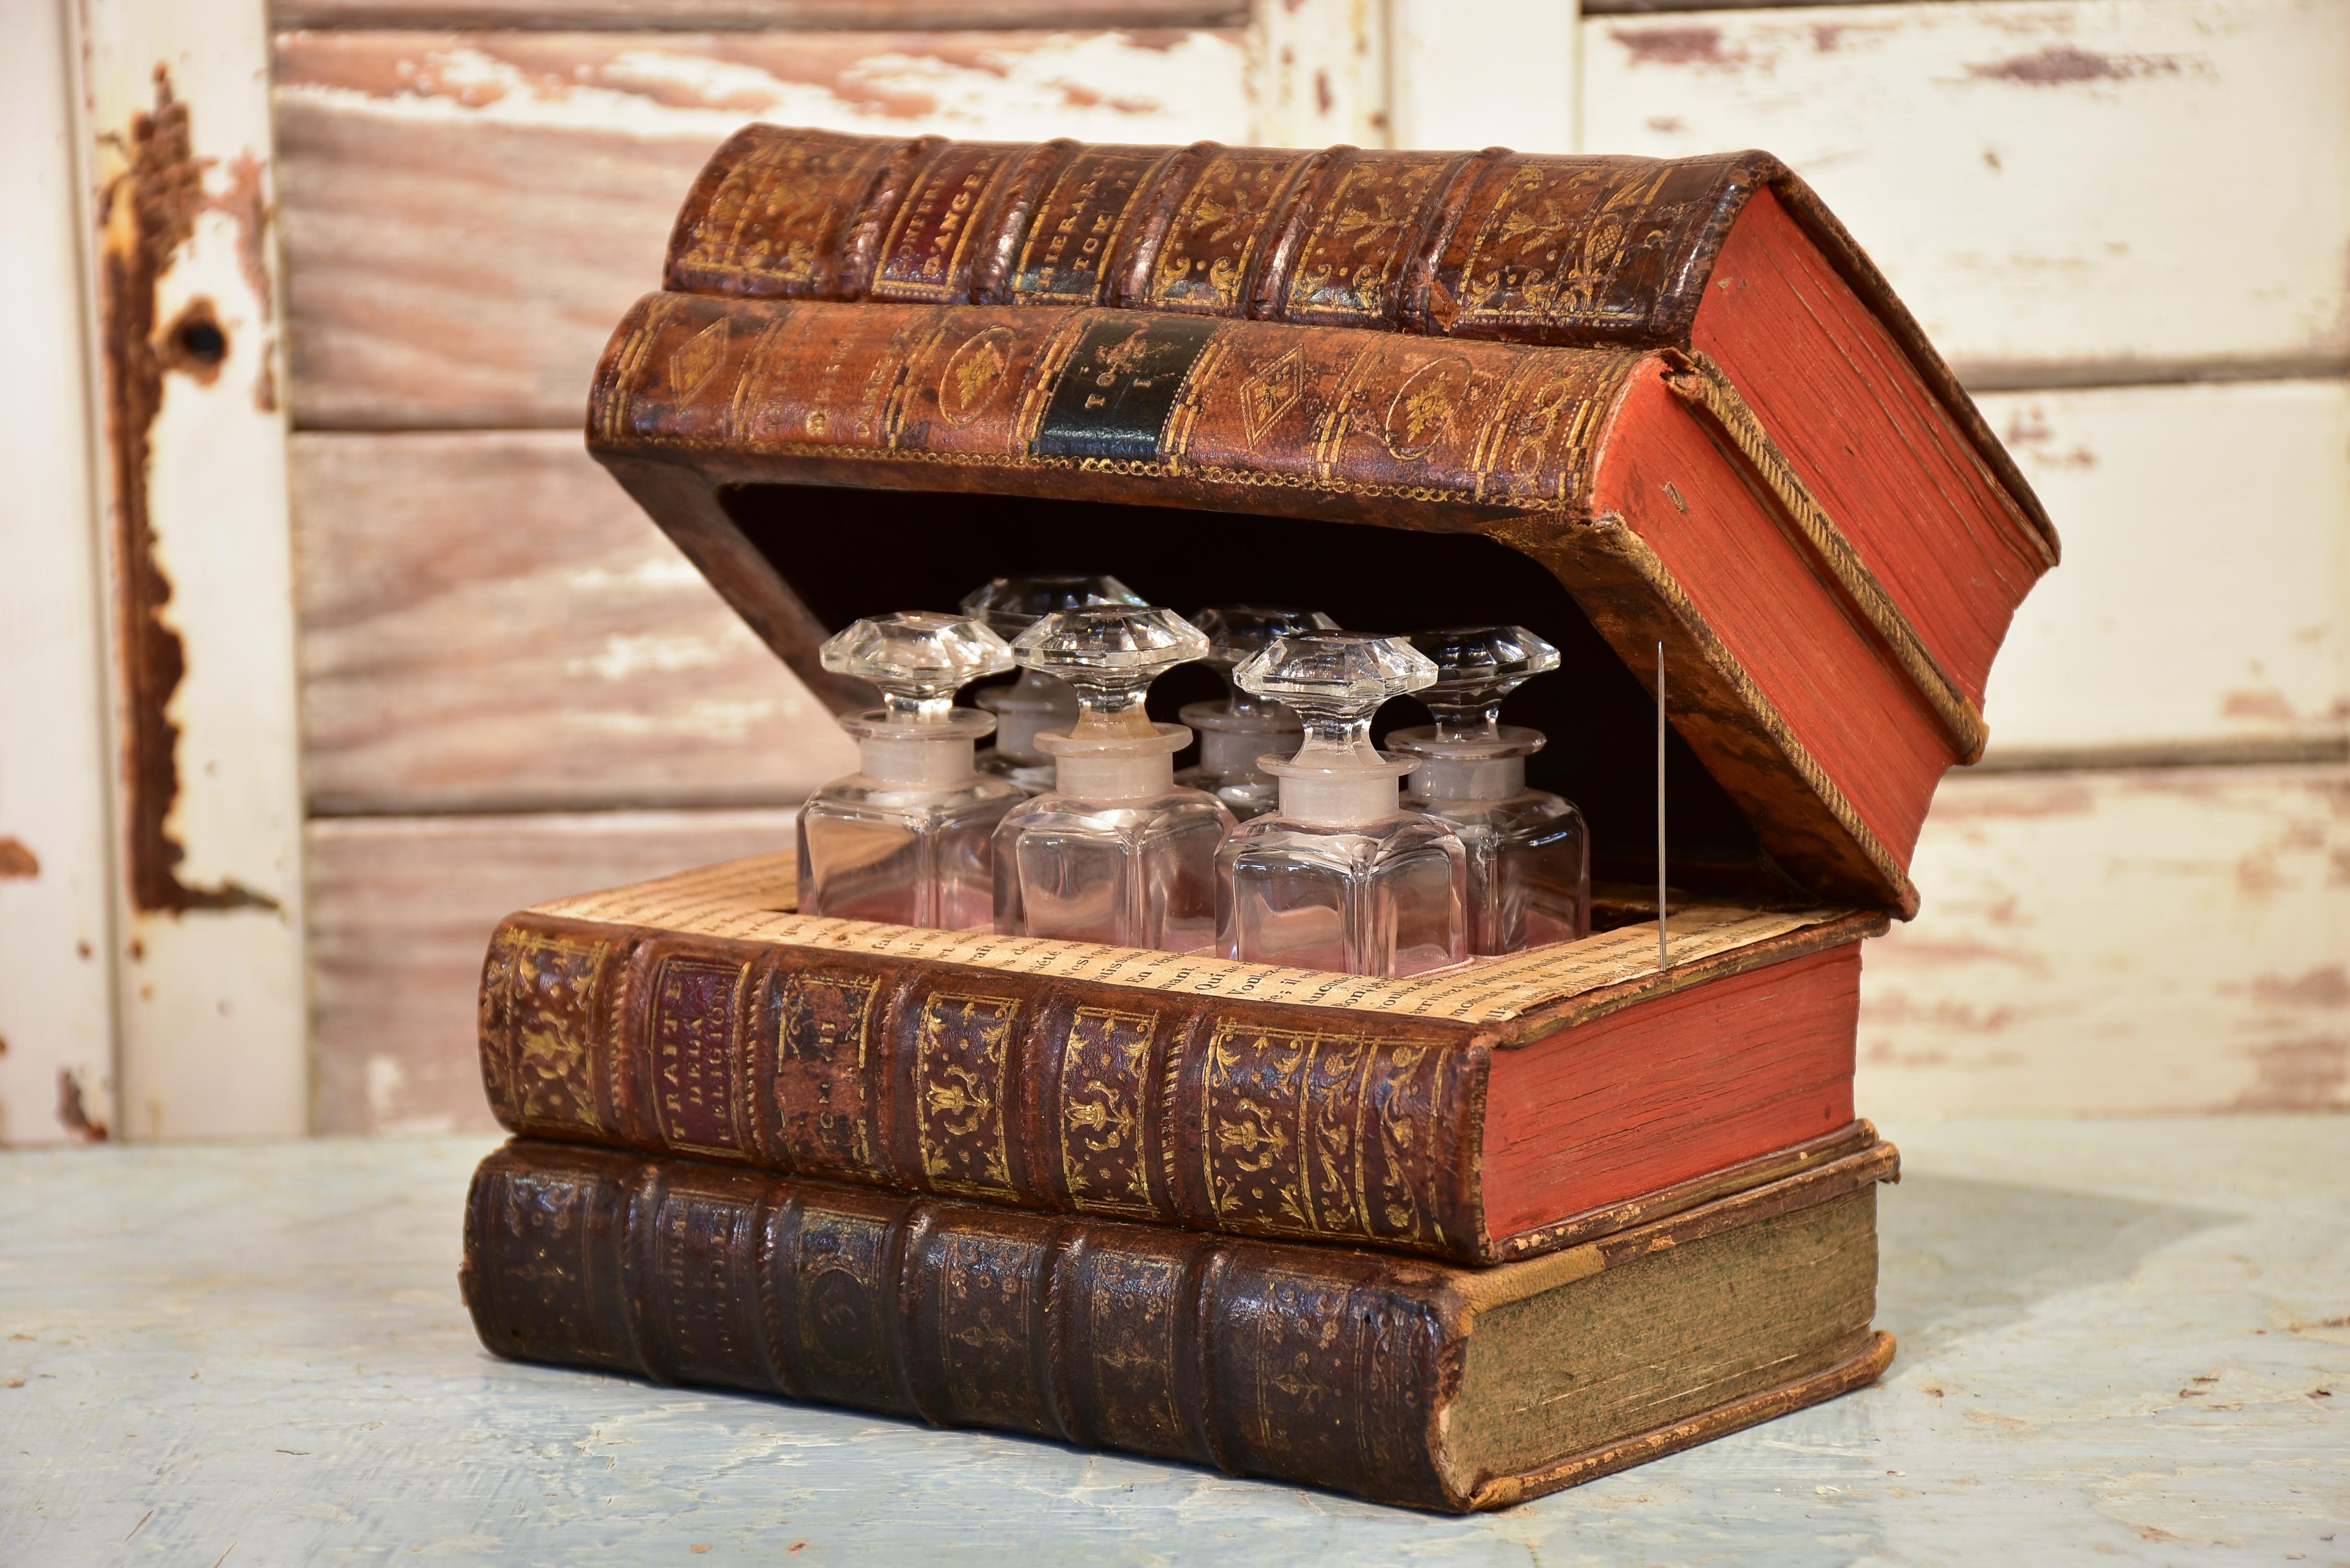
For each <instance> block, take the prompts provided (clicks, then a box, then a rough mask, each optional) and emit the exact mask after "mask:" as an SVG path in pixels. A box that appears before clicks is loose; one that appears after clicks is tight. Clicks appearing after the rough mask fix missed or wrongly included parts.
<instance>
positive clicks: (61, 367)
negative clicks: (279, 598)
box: [0, 5, 115, 1144]
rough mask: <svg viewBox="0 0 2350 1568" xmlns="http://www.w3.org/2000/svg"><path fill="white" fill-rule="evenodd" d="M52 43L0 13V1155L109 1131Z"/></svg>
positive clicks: (91, 581)
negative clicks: (13, 309) (11, 319)
mask: <svg viewBox="0 0 2350 1568" xmlns="http://www.w3.org/2000/svg"><path fill="white" fill-rule="evenodd" d="M67 37H68V32H67V29H66V27H65V18H64V14H63V12H62V10H61V9H60V8H59V7H57V6H56V5H8V6H0V211H5V212H6V213H8V223H9V230H10V233H9V243H8V244H5V245H0V298H6V299H10V300H16V301H20V302H23V303H24V304H25V305H26V306H29V308H26V309H23V310H21V311H19V312H18V314H17V318H16V322H15V324H14V327H13V329H12V331H11V333H10V342H9V361H10V362H9V373H8V374H7V375H5V376H0V473H5V474H6V475H7V476H8V507H7V511H6V521H5V523H0V539H5V566H0V737H5V739H0V759H5V760H0V1144H30V1143H51V1142H57V1141H61V1140H65V1139H68V1138H88V1137H104V1136H105V1131H106V1128H107V1127H109V1125H110V1124H111V1123H112V1121H113V1119H114V1109H113V1099H114V983H115V982H114V940H113V938H112V936H111V935H110V934H109V928H110V925H111V919H112V918H111V915H110V912H109V909H110V902H111V898H112V889H113V885H114V875H113V866H112V857H111V853H110V851H111V849H112V846H113V842H114V828H113V822H112V819H111V818H110V817H109V815H108V812H107V794H108V791H107V784H108V780H109V776H110V774H111V773H112V767H111V756H110V753H109V749H108V744H107V733H106V693H105V680H104V676H105V670H106V641H107V627H106V621H105V619H104V618H102V617H101V616H100V614H99V590H98V580H97V579H98V539H97V529H98V513H97V505H96V498H95V497H94V496H93V495H92V494H91V493H90V470H89V453H90V441H89V416H90V409H91V404H90V400H89V385H88V374H87V370H86V364H85V360H84V358H83V344H82V335H81V317H80V313H79V312H78V310H76V309H74V308H72V306H73V304H74V303H75V302H77V301H78V300H79V298H80V297H81V294H82V283H83V280H82V274H81V254H80V253H81V244H80V241H81V235H82V233H83V224H82V209H81V203H80V202H79V201H78V200H77V191H76V187H77V185H78V182H79V176H78V171H77V168H76V164H75V158H74V129H73V127H74V116H73V107H72V106H73V103H74V100H75V99H76V98H78V96H79V94H78V90H77V88H75V86H74V84H73V83H72V81H71V79H70V77H69V75H68V59H69V55H68V50H67V47H66V40H67Z"/></svg>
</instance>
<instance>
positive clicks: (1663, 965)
mask: <svg viewBox="0 0 2350 1568" xmlns="http://www.w3.org/2000/svg"><path fill="white" fill-rule="evenodd" d="M1672 966H1673V961H1672V951H1671V949H1670V948H1669V946H1668V945H1667V943H1666V940H1665V645H1664V644H1663V643H1662V642H1659V643H1658V644H1657V967H1658V968H1659V969H1670V968H1672Z"/></svg>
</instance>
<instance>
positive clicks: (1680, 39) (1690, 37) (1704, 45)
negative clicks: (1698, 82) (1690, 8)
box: [1607, 27, 1746, 66]
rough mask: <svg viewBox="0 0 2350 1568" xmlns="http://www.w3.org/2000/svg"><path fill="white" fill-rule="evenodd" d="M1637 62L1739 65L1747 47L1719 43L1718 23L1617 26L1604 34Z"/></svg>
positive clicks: (1742, 60) (1634, 62) (1669, 64)
mask: <svg viewBox="0 0 2350 1568" xmlns="http://www.w3.org/2000/svg"><path fill="white" fill-rule="evenodd" d="M1607 36H1609V37H1611V38H1613V39H1615V40H1616V41H1617V43H1619V44H1621V45H1623V46H1624V51H1625V53H1627V54H1628V55H1630V56H1631V57H1632V64H1634V65H1636V66H1742V65H1744V64H1745V63H1746V51H1745V50H1743V49H1737V50H1730V49H1725V48H1723V47H1721V28H1719V27H1617V28H1611V29H1610V30H1609V32H1608V35H1607Z"/></svg>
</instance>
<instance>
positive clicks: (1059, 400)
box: [1035, 311, 1224, 462]
mask: <svg viewBox="0 0 2350 1568" xmlns="http://www.w3.org/2000/svg"><path fill="white" fill-rule="evenodd" d="M1223 325H1224V324H1223V323H1222V322H1221V321H1217V320H1213V319H1210V318H1206V317H1194V316H1144V315H1139V314H1132V313H1128V312H1126V311H1116V312H1105V313H1104V314H1103V315H1102V316H1101V317H1100V318H1099V319H1098V320H1097V321H1094V322H1092V323H1090V324H1089V325H1088V326H1087V327H1086V331H1085V336H1084V337H1080V338H1079V339H1078V340H1077V347H1076V352H1074V353H1072V354H1071V355H1070V356H1069V362H1068V365H1067V366H1066V368H1065V369H1063V370H1062V372H1061V379H1059V381H1057V382H1056V383H1055V385H1054V388H1053V398H1052V401H1051V402H1049V403H1048V404H1046V405H1045V419H1044V422H1043V424H1042V425H1040V426H1039V427H1038V429H1037V431H1036V448H1035V451H1036V455H1037V456H1039V457H1075V458H1107V459H1109V460H1111V461H1113V462H1157V461H1158V460H1159V441H1160V437H1161V436H1162V434H1163V433H1164V432H1165V431H1166V428H1167V416H1168V415H1169V413H1170V412H1171V411H1172V410H1174V407H1175V400H1176V398H1177V397H1178V396H1179V395H1180V393H1181V392H1182V389H1183V381H1184V378H1185V377H1187V376H1189V375H1190V374H1191V367H1192V366H1193V365H1195V364H1197V363H1198V362H1199V359H1200V356H1201V354H1202V353H1204V352H1205V351H1206V349H1207V347H1208V344H1209V341H1210V340H1211V338H1213V337H1215V336H1216V334H1217V333H1218V332H1220V331H1222V329H1223Z"/></svg>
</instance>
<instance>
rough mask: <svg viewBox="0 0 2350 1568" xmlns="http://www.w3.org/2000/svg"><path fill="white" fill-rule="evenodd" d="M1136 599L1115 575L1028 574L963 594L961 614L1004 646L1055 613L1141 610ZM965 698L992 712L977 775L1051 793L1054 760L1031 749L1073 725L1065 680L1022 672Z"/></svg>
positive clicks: (1073, 706) (1073, 702) (1072, 701)
mask: <svg viewBox="0 0 2350 1568" xmlns="http://www.w3.org/2000/svg"><path fill="white" fill-rule="evenodd" d="M1142 602H1143V601H1142V600H1141V598H1140V597H1138V596H1137V595H1136V594H1135V592H1134V590H1133V589H1132V588H1129V587H1127V586H1126V585H1125V584H1124V583H1121V582H1119V581H1118V579H1117V578H1116V577H1110V576H1090V577H1089V576H1082V575H1080V574H1078V573H1075V572H1032V573H1029V574H1027V575H1026V576H1014V577H996V578H993V580H991V581H989V582H987V583H984V584H983V585H982V586H980V587H975V588H973V589H972V591H971V592H969V593H967V594H965V595H963V597H962V613H963V614H965V615H967V616H970V617H971V618H972V619H974V620H978V621H983V622H984V623H985V624H986V626H987V628H988V629H989V630H991V631H993V632H994V633H995V634H996V635H997V636H998V637H1001V638H1003V639H1004V640H1005V641H1006V642H1009V641H1011V640H1012V639H1014V638H1016V637H1018V636H1019V635H1020V634H1021V633H1022V632H1024V631H1026V630H1027V629H1028V628H1030V627H1032V626H1035V624H1036V623H1037V622H1038V621H1040V620H1042V619H1044V618H1045V617H1046V616H1048V615H1056V614H1058V613H1059V612H1061V611H1062V610H1070V609H1077V608H1080V607H1083V606H1086V605H1134V606H1137V607H1140V606H1141V605H1142ZM972 701H975V702H977V703H978V704H979V705H980V706H981V707H982V708H984V709H986V710H987V711H989V712H991V713H993V714H994V715H995V743H994V744H993V745H992V746H988V747H985V748H983V750H982V751H981V752H980V753H979V763H978V765H979V771H980V772H981V773H983V774H993V775H994V776H996V777H997V778H1004V779H1010V780H1011V781H1012V782H1013V783H1014V784H1018V785H1019V786H1020V789H1021V793H1022V794H1044V793H1045V791H1046V790H1048V789H1051V788H1052V787H1053V759H1052V758H1050V757H1048V756H1046V755H1045V753H1043V752H1042V751H1040V750H1039V749H1038V748H1037V745H1036V736H1037V734H1038V732H1041V731H1045V730H1063V729H1066V728H1067V727H1068V726H1069V725H1071V724H1073V723H1075V722H1076V717H1077V694H1076V692H1074V691H1070V690H1069V688H1068V683H1067V682H1066V681H1064V680H1062V679H1061V678H1060V677H1059V676H1057V675H1053V674H1050V673H1047V672H1046V671H1045V670H1022V671H1021V672H1020V679H1019V680H1014V681H1012V682H1011V683H1009V684H1008V685H1003V686H991V687H989V688H987V689H986V690H985V691H980V692H977V693H975V694H974V695H973V697H972Z"/></svg>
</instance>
